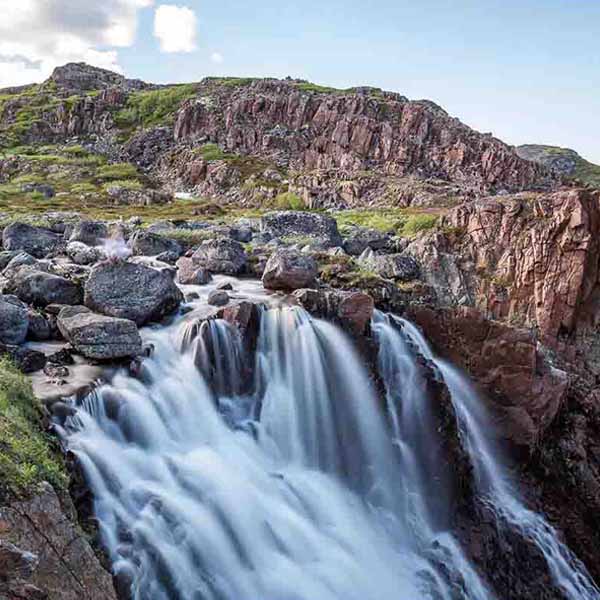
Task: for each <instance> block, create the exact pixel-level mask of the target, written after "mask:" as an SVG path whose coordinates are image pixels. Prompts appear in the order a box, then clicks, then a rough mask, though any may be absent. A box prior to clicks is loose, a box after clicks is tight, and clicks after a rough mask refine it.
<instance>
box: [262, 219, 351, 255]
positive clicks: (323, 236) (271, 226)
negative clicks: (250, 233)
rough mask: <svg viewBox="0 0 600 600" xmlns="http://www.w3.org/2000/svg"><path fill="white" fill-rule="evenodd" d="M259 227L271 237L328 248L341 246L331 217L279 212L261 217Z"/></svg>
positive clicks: (339, 236) (339, 237)
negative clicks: (311, 243)
mask: <svg viewBox="0 0 600 600" xmlns="http://www.w3.org/2000/svg"><path fill="white" fill-rule="evenodd" d="M261 227H262V230H263V231H266V232H268V233H269V234H270V235H272V236H273V237H280V238H284V237H285V238H299V239H306V240H312V241H313V242H316V243H320V244H323V245H324V246H326V247H329V246H341V245H342V237H341V235H340V233H339V231H338V228H337V223H336V221H335V219H334V218H333V217H328V216H326V215H320V214H317V213H309V212H302V211H292V210H289V211H281V212H273V213H268V214H266V215H264V216H263V217H262V222H261Z"/></svg>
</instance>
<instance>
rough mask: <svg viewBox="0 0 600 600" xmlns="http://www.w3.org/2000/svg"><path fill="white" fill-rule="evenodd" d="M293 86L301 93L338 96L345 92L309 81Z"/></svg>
mask: <svg viewBox="0 0 600 600" xmlns="http://www.w3.org/2000/svg"><path fill="white" fill-rule="evenodd" d="M294 85H295V87H297V88H298V89H299V90H300V91H302V92H315V93H317V94H338V93H340V92H344V91H345V90H341V89H338V88H334V87H329V86H326V85H318V84H316V83H311V82H309V81H301V82H299V83H295V84H294Z"/></svg>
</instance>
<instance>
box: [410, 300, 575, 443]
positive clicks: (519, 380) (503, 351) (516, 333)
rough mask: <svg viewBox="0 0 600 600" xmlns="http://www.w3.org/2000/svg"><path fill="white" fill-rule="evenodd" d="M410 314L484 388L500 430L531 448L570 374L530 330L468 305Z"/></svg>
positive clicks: (559, 403) (546, 424) (560, 400)
mask: <svg viewBox="0 0 600 600" xmlns="http://www.w3.org/2000/svg"><path fill="white" fill-rule="evenodd" d="M408 316H409V318H410V319H411V320H413V321H414V322H415V323H417V324H418V325H419V326H420V327H421V328H422V329H423V331H424V333H425V335H426V336H427V337H428V338H429V340H431V342H432V344H433V345H434V346H435V347H436V348H438V350H439V351H440V352H442V353H443V355H444V356H447V357H448V358H450V359H451V360H452V361H453V362H455V363H456V364H458V365H460V366H461V367H463V368H464V369H465V370H467V371H468V373H469V374H470V375H471V376H472V377H473V379H474V380H475V381H476V382H477V383H478V384H479V385H480V386H481V387H482V388H483V389H484V390H485V391H486V392H487V396H488V397H489V398H490V400H491V401H492V402H493V409H494V412H495V413H496V415H498V417H499V425H500V428H501V431H502V433H503V435H504V436H505V437H506V438H508V439H510V440H511V441H512V442H513V443H514V444H516V445H517V446H521V447H524V448H529V449H530V450H531V449H532V448H534V447H535V446H536V445H537V444H538V443H539V441H540V439H541V437H542V435H543V433H544V432H545V430H546V429H547V428H548V427H549V426H550V424H551V423H552V422H553V420H554V418H555V417H556V415H557V414H558V411H559V410H560V408H561V407H562V405H563V403H564V401H565V398H566V393H567V387H568V383H569V380H568V377H567V374H566V373H564V372H563V371H561V370H559V369H556V368H553V367H552V366H551V365H550V364H549V363H548V361H547V360H546V359H545V357H544V356H543V354H542V352H541V351H540V350H539V349H538V346H537V341H536V339H535V336H534V335H533V333H532V332H531V331H529V330H526V329H517V328H514V327H510V326H509V325H505V324H503V323H499V322H496V321H490V320H488V319H486V318H485V317H484V316H483V314H482V313H481V312H480V311H478V310H476V309H474V308H468V307H462V308H457V309H438V310H434V309H431V308H426V307H416V306H415V307H409V309H408Z"/></svg>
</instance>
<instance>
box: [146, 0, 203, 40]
mask: <svg viewBox="0 0 600 600" xmlns="http://www.w3.org/2000/svg"><path fill="white" fill-rule="evenodd" d="M196 31H197V19H196V14H195V13H194V11H193V10H191V9H190V8H187V7H186V6H175V5H173V4H161V5H160V6H159V7H158V8H157V9H156V12H155V13H154V35H155V36H156V37H157V38H158V41H159V43H160V49H161V50H162V51H163V52H193V51H194V50H195V49H196Z"/></svg>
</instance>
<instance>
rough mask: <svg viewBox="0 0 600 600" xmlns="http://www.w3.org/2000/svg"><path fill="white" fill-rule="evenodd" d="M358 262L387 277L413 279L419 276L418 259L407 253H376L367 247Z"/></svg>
mask: <svg viewBox="0 0 600 600" xmlns="http://www.w3.org/2000/svg"><path fill="white" fill-rule="evenodd" d="M358 262H359V263H360V264H362V265H363V266H365V267H366V268H368V269H371V270H372V271H374V272H375V273H377V275H379V276H380V277H384V278H385V279H394V280H396V281H412V280H413V279H417V278H418V277H419V265H418V263H417V261H416V260H415V259H414V258H413V257H412V256H409V255H407V254H376V253H375V252H373V250H371V249H370V248H367V249H366V250H365V251H364V252H363V253H362V254H361V255H360V257H359V259H358Z"/></svg>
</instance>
